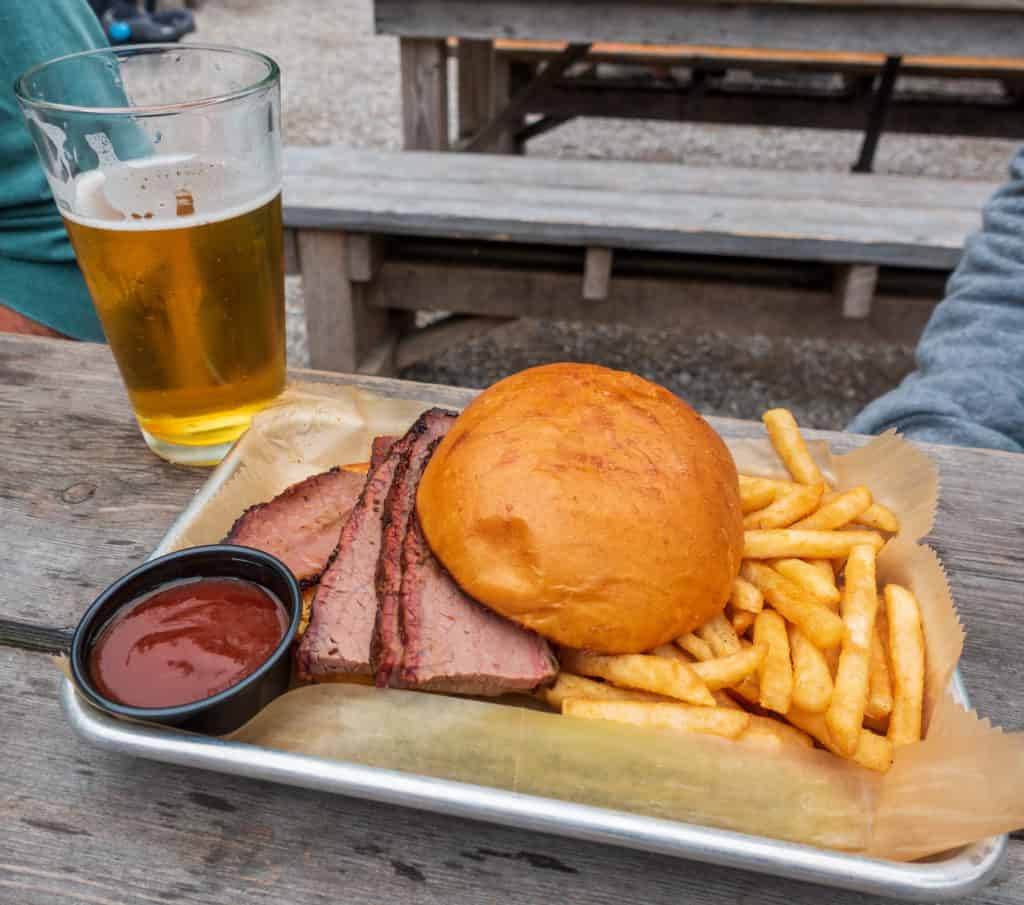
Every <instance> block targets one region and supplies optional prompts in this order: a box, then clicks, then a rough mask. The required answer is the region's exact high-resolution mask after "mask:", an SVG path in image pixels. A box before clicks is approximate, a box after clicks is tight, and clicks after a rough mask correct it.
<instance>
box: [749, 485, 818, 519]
mask: <svg viewBox="0 0 1024 905" xmlns="http://www.w3.org/2000/svg"><path fill="white" fill-rule="evenodd" d="M824 492H825V485H824V483H821V484H807V485H801V486H799V487H797V488H796V489H795V490H792V491H790V492H789V493H787V494H783V495H781V496H778V497H776V498H775V502H773V503H772V504H771V505H770V506H767V507H765V508H764V509H759V510H758V511H757V512H751V513H750V514H749V515H745V516H744V517H743V527H744V528H748V529H754V528H757V529H764V528H785V527H787V526H788V525H792V524H794V523H795V522H798V521H800V520H801V519H803V518H804V517H805V516H806V515H807V514H808V513H811V512H814V510H815V509H817V508H818V504H819V503H820V502H821V497H822V495H823V494H824Z"/></svg>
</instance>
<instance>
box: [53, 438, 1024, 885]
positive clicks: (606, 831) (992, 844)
mask: <svg viewBox="0 0 1024 905" xmlns="http://www.w3.org/2000/svg"><path fill="white" fill-rule="evenodd" d="M240 461H241V457H240V453H239V449H238V446H237V445H236V446H235V447H233V448H232V450H231V451H230V452H229V453H228V455H227V456H226V457H225V458H224V460H223V461H222V462H221V463H220V465H218V466H217V468H216V469H215V470H214V471H213V473H212V474H211V475H210V477H209V478H208V479H207V481H206V482H205V483H204V484H203V486H202V487H201V488H200V489H199V490H198V491H197V492H196V494H195V496H193V498H192V499H191V500H190V501H189V503H188V505H187V506H186V507H185V508H184V509H183V510H182V511H181V513H180V514H179V515H178V517H177V518H176V519H175V520H174V522H173V523H172V525H171V526H170V528H168V530H167V532H166V534H165V535H164V536H163V538H162V539H161V541H160V543H159V545H158V546H157V547H156V549H155V550H154V551H153V552H152V553H151V554H150V556H149V557H148V558H149V559H152V558H154V557H156V556H160V555H162V554H163V553H167V552H169V551H170V550H171V549H172V548H173V547H174V545H175V543H176V541H177V539H178V537H179V536H180V534H181V533H182V531H183V530H185V529H186V528H187V526H188V525H189V523H190V521H191V519H192V518H193V517H194V515H195V513H196V512H198V511H199V510H201V509H202V507H203V506H205V505H206V503H207V502H208V501H209V500H210V499H211V498H212V497H213V496H214V495H215V494H216V493H217V492H218V491H219V490H220V488H221V487H222V486H223V485H224V483H225V482H226V481H227V480H228V479H229V478H230V477H231V476H232V475H233V474H234V472H235V469H236V468H237V467H238V465H239V464H240ZM951 686H952V691H953V693H954V694H955V695H956V697H957V698H958V699H959V700H960V701H961V702H962V703H963V704H964V705H965V706H967V704H968V698H967V693H966V689H965V688H964V685H963V682H962V680H961V677H960V673H959V670H958V671H956V672H955V673H954V675H953V678H952V682H951ZM60 695H61V703H62V706H63V708H64V712H65V714H66V715H67V718H68V721H69V723H70V725H71V728H72V729H73V730H74V732H75V733H76V734H77V735H79V736H80V737H81V738H83V739H84V740H86V741H88V742H90V743H92V744H94V745H96V746H98V747H100V748H104V749H106V750H110V751H115V752H118V753H122V754H130V755H133V756H136V757H145V758H148V759H151V760H158V761H164V762H167V763H174V764H180V765H184V766H198V767H202V768H205V769H210V770H214V771H218V772H222V773H231V774H236V775H240V776H247V777H250V778H254V779H264V780H268V781H271V782H277V783H282V784H285V785H295V786H302V787H306V788H312V789H318V790H321V791H327V792H333V793H340V794H347V795H352V796H354V797H358V798H366V799H370V800H373V801H380V802H384V803H389V804H397V805H402V806H405V807H414V808H417V809H420V810H426V811H434V812H437V813H442V814H447V815H451V816H456V817H465V818H469V819H476V820H485V821H488V822H491V823H498V824H502V825H507V826H515V827H519V828H522V829H529V830H536V831H540V832H547V833H552V834H554V835H562V836H571V837H573V838H577V839H584V840H588V841H592V842H603V843H607V844H612V845H619V846H624V847H628V848H635V849H640V850H644V851H651V852H657V853H660V854H665V855H671V856H675V857H684V858H690V859H693V860H697V861H704V862H708V863H712V864H718V865H721V866H726V867H736V868H740V869H743V870H750V871H754V872H757V873H764V874H772V875H775V876H780V877H786V878H790V879H795V880H803V881H806V882H811V883H819V884H824V885H828V886H833V887H837V888H842V889H849V890H853V891H857V892H865V893H875V894H879V895H885V896H891V897H893V898H899V899H904V900H906V901H916V902H936V901H945V900H949V899H954V898H958V897H961V896H964V895H968V894H970V893H971V892H974V891H976V890H978V889H980V888H981V887H983V886H984V885H986V884H987V883H988V882H989V881H990V880H991V879H992V878H993V876H994V875H995V873H996V871H998V869H999V867H1000V865H1001V864H1002V862H1003V859H1004V858H1005V855H1006V851H1007V848H1008V842H1009V837H1008V836H1007V835H1002V836H995V837H992V838H990V839H983V840H980V841H979V842H976V843H973V844H972V845H969V846H966V847H964V848H963V849H961V850H960V851H958V852H956V853H955V854H953V855H952V856H951V857H948V858H942V859H933V860H929V861H927V862H911V863H904V862H897V861H884V860H880V859H873V858H866V857H863V856H861V855H852V854H846V853H843V852H837V851H830V850H826V849H818V848H813V847H811V846H806V845H799V844H797V843H792V842H783V841H780V840H776V839H769V838H767V837H764V836H755V835H751V834H745V833H736V832H731V831H728V830H719V829H714V828H711V827H703V826H697V825H694V824H687V823H680V822H675V821H670V820H663V819H657V818H653V817H644V816H640V815H636V814H629V813H625V812H621V811H613V810H610V809H604V808H597V807H591V806H587V805H578V804H573V803H571V802H567V801H562V800H558V799H551V798H541V797H538V796H533V795H525V794H522V793H517V792H508V791H505V790H502V789H493V788H488V787H484V786H476V785H471V784H468V783H460V782H455V781H451V780H443V779H434V778H431V777H425V776H419V775H416V774H410V773H401V772H398V771H394V770H384V769H381V768H376V767H367V766H363V765H361V764H354V763H348V762H340V761H331V760H326V759H323V758H317V757H311V756H307V755H300V754H293V753H289V752H284V751H274V750H271V749H268V748H261V747H257V746H252V745H247V744H241V743H238V742H227V741H221V740H219V739H213V738H206V737H203V736H195V735H189V734H187V733H182V732H176V731H173V730H165V729H160V728H155V727H150V726H143V725H139V724H132V723H126V722H123V721H120V720H116V719H114V718H113V717H110V716H108V715H106V714H104V713H101V712H100V711H98V710H96V709H95V708H93V707H91V706H89V705H88V704H87V703H86V702H85V701H83V700H82V699H81V698H80V697H79V695H78V694H77V693H76V692H75V690H74V686H73V685H72V684H71V682H69V681H68V680H67V679H64V680H63V683H62V686H61V693H60Z"/></svg>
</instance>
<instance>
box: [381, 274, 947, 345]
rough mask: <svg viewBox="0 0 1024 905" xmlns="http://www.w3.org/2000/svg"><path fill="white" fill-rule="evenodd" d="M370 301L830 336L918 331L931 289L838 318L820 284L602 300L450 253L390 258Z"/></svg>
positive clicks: (721, 287) (564, 283)
mask: <svg viewBox="0 0 1024 905" xmlns="http://www.w3.org/2000/svg"><path fill="white" fill-rule="evenodd" d="M367 299H368V301H369V303H370V304H372V305H381V306H387V307H391V308H407V309H409V310H411V311H417V310H423V311H431V310H442V311H456V312H461V313H463V314H476V315H485V316H489V317H535V318H538V319H540V320H579V321H590V322H598V323H619V324H628V325H631V326H634V327H648V328H658V327H663V328H668V327H671V328H675V329H686V330H688V331H689V332H692V333H704V332H721V333H729V334H732V335H739V336H750V335H751V334H757V333H760V334H763V335H765V336H788V337H817V338H828V339H833V340H835V341H837V342H841V341H851V342H864V343H872V342H902V343H908V344H913V343H914V342H916V341H917V339H918V338H919V337H920V335H921V331H922V330H923V329H924V325H925V323H926V322H927V320H928V317H929V315H930V314H931V311H932V308H933V307H934V303H935V301H937V299H918V298H908V297H905V296H886V297H882V298H879V299H878V300H877V303H876V304H875V306H874V310H873V311H872V314H871V317H870V318H867V319H863V320H858V321H854V320H848V319H843V318H842V317H841V316H840V315H841V311H842V309H841V307H840V305H839V303H838V302H837V301H836V298H835V296H834V294H833V293H832V292H830V291H825V290H813V289H798V288H789V287H784V286H783V287H780V286H774V285H763V284H760V283H756V282H751V283H741V282H738V281H736V282H733V281H727V282H715V281H708V280H705V279H700V278H676V279H671V278H665V277H664V276H647V277H638V276H617V277H616V278H615V279H614V280H612V281H611V283H610V284H609V289H608V294H607V297H606V298H604V299H603V300H602V301H601V302H600V303H598V304H595V303H593V302H590V301H587V300H584V299H582V298H581V296H580V277H579V275H576V274H572V273H564V272H558V271H545V270H525V269H522V268H512V267H508V268H504V267H497V266H493V265H492V264H490V262H488V264H487V266H468V265H455V264H452V263H436V264H435V263H410V262H403V261H389V262H387V263H385V265H384V267H383V268H382V269H381V273H380V275H379V277H378V279H377V281H376V282H375V283H374V285H373V286H372V287H371V288H370V290H369V294H368V296H367Z"/></svg>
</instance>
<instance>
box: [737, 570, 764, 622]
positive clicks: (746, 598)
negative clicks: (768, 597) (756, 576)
mask: <svg viewBox="0 0 1024 905" xmlns="http://www.w3.org/2000/svg"><path fill="white" fill-rule="evenodd" d="M729 603H731V604H732V606H733V609H736V610H743V611H745V612H747V613H760V612H761V610H763V609H764V594H762V593H761V592H760V591H759V590H758V589H757V588H756V587H754V585H752V584H751V583H750V582H749V581H747V580H746V579H745V578H740V576H739V575H737V576H736V579H735V580H734V581H733V583H732V591H731V592H730V593H729Z"/></svg>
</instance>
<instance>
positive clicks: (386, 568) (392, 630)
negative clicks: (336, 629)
mask: <svg viewBox="0 0 1024 905" xmlns="http://www.w3.org/2000/svg"><path fill="white" fill-rule="evenodd" d="M454 421H455V415H454V414H450V413H447V412H443V411H440V410H439V409H432V410H431V411H429V412H427V413H426V414H425V415H423V416H422V417H421V418H420V419H419V420H418V421H417V422H416V423H415V424H414V425H413V426H412V428H411V429H410V431H409V434H412V435H414V437H413V440H412V443H410V444H409V445H408V446H407V447H406V449H405V451H404V452H403V453H402V457H401V460H400V461H399V463H398V465H397V466H396V468H395V477H394V480H393V481H392V482H391V490H390V491H389V492H388V498H387V502H386V503H385V504H384V523H383V524H384V528H383V535H382V538H381V547H380V558H379V560H378V562H377V601H378V609H377V622H376V626H375V628H374V633H373V644H372V646H371V649H370V662H371V664H372V665H373V671H374V674H375V676H376V682H377V685H378V686H380V687H381V688H385V687H387V686H388V685H389V684H392V678H393V676H395V675H396V673H397V669H398V667H399V665H400V664H401V662H402V637H401V633H400V631H399V615H398V611H399V592H400V591H401V588H402V541H403V540H404V539H405V534H406V531H407V530H408V528H409V519H410V517H411V516H412V514H413V512H414V511H415V509H416V488H417V487H419V483H420V477H421V476H422V475H423V469H424V468H426V467H427V462H429V461H430V456H431V454H432V453H433V451H434V448H435V447H436V446H437V444H438V443H439V442H440V440H441V438H442V437H443V436H444V435H445V434H446V433H448V429H449V428H450V427H451V426H452V423H453V422H454ZM409 434H407V435H406V437H408V436H409Z"/></svg>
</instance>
